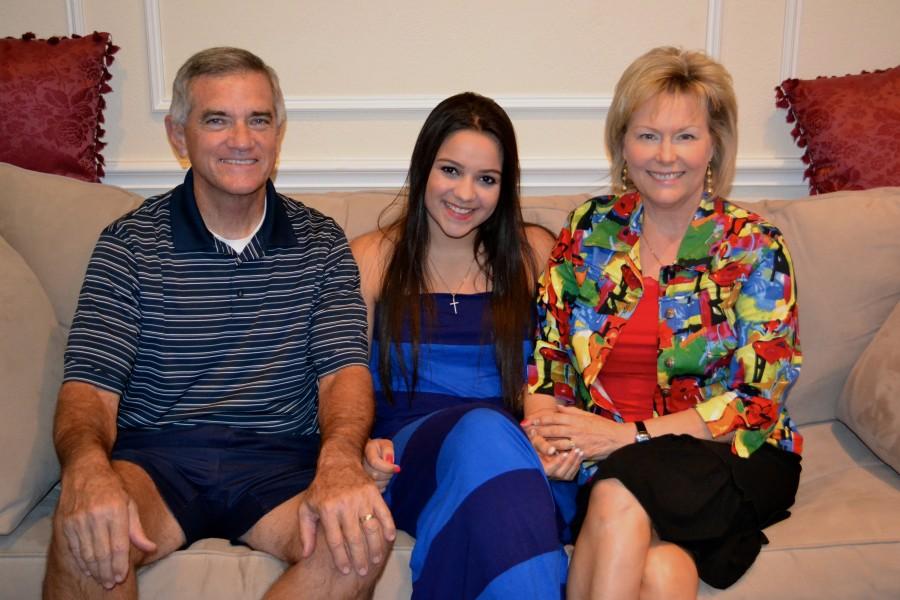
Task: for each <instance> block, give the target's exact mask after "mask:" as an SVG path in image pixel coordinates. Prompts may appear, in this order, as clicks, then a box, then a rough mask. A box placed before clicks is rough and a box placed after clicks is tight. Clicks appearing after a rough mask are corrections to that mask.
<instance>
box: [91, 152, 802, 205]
mask: <svg viewBox="0 0 900 600" xmlns="http://www.w3.org/2000/svg"><path fill="white" fill-rule="evenodd" d="M407 167H408V162H407V161H406V160H402V159H396V160H394V159H388V160H340V161H312V160H294V161H282V162H281V163H280V164H279V168H278V176H277V179H276V184H277V186H278V188H279V189H280V190H282V191H284V192H304V191H315V192H329V191H347V190H360V189H396V188H398V187H400V186H401V185H402V184H403V180H404V178H405V177H406V170H407ZM805 168H806V167H805V165H804V164H803V163H802V162H801V161H800V159H798V158H747V159H739V160H738V163H737V174H736V176H735V180H734V186H733V193H732V195H733V196H734V197H748V196H759V195H760V192H759V190H761V189H762V190H771V192H770V193H769V194H768V195H770V196H777V197H781V196H782V193H783V191H784V190H786V189H791V188H799V189H801V190H802V189H805V187H806V184H805V183H804V182H803V171H804V169H805ZM183 177H184V172H183V170H182V169H181V168H180V167H179V166H178V163H177V162H175V161H174V160H172V161H159V162H130V161H129V162H113V161H110V162H109V163H107V165H106V177H104V179H103V182H104V183H109V184H112V185H117V186H120V187H123V188H126V189H130V190H133V191H135V192H138V193H140V194H143V195H147V196H149V195H152V194H155V193H160V192H164V191H166V190H168V189H170V188H171V187H173V186H174V185H177V184H178V183H179V182H181V180H182V179H183ZM608 185H609V165H608V163H607V161H606V160H600V159H595V158H575V159H537V158H535V159H523V160H522V188H523V192H524V193H525V194H528V195H537V194H552V193H575V192H596V191H600V190H602V189H604V188H607V187H608ZM794 195H803V194H794Z"/></svg>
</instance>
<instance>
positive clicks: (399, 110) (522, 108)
mask: <svg viewBox="0 0 900 600" xmlns="http://www.w3.org/2000/svg"><path fill="white" fill-rule="evenodd" d="M710 2H711V3H713V4H719V3H720V2H721V0H710ZM144 25H145V32H146V35H147V51H148V52H147V53H148V60H149V63H150V106H151V107H152V110H153V112H154V113H167V112H168V111H169V105H170V104H171V102H172V98H171V96H170V95H169V94H170V91H169V89H168V86H167V84H166V75H165V59H164V56H163V41H162V22H161V19H160V11H159V0H144ZM493 98H494V99H495V100H496V101H497V103H498V104H500V106H502V107H503V108H505V109H507V110H508V111H509V112H510V113H512V114H514V115H524V114H528V115H541V116H547V117H550V118H552V117H554V116H560V117H563V116H565V117H571V116H573V113H574V114H578V115H584V116H590V117H596V116H598V115H599V116H601V117H602V116H605V114H606V111H607V109H608V108H609V105H610V102H611V101H612V96H579V95H563V96H540V95H526V96H493ZM443 99H444V96H436V95H427V94H423V95H394V96H322V97H318V96H285V98H284V102H285V106H286V108H287V112H288V117H289V118H290V117H293V118H310V117H316V116H321V115H328V114H334V115H337V116H341V117H347V118H353V117H357V116H372V115H376V116H379V117H387V116H391V115H395V114H407V113H414V114H417V115H420V116H422V117H423V118H424V116H425V115H426V114H427V113H428V112H430V111H431V109H432V108H434V107H435V106H436V105H437V104H438V102H440V101H441V100H443Z"/></svg>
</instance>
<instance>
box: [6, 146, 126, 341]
mask: <svg viewBox="0 0 900 600" xmlns="http://www.w3.org/2000/svg"><path fill="white" fill-rule="evenodd" d="M0 195H2V202H0V235H2V236H3V237H5V238H6V241H7V242H9V244H10V245H11V246H12V247H13V248H15V249H16V251H17V252H18V253H19V254H21V255H22V258H23V259H25V262H26V263H28V266H29V267H31V269H32V270H33V271H34V272H35V274H36V275H37V277H38V279H39V280H40V281H41V284H42V285H43V286H44V289H45V291H46V293H47V296H48V297H49V298H50V302H51V304H52V305H53V308H54V310H55V311H56V316H57V318H58V319H59V322H60V323H62V324H63V325H64V326H65V327H68V326H69V325H70V324H71V323H72V315H73V314H74V312H75V305H76V304H77V302H78V292H79V291H80V290H81V280H82V279H83V278H84V272H85V270H86V269H87V262H88V259H89V258H90V256H91V251H92V250H93V248H94V244H95V243H96V241H97V237H98V236H99V235H100V232H101V231H102V230H103V228H104V227H106V226H107V225H109V224H110V223H111V222H112V221H113V220H115V219H116V218H118V217H119V216H121V215H123V214H125V213H126V212H128V211H129V210H132V209H134V208H136V207H137V206H138V205H140V203H141V202H143V198H141V197H140V196H138V195H137V194H132V193H131V192H127V191H125V190H123V189H121V188H117V187H113V186H109V185H103V184H99V183H87V182H84V181H77V180H75V179H71V178H68V177H60V176H58V175H48V174H46V173H38V172H36V171H28V170H26V169H20V168H19V167H14V166H12V165H8V164H3V163H0Z"/></svg>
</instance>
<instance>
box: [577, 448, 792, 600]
mask: <svg viewBox="0 0 900 600" xmlns="http://www.w3.org/2000/svg"><path fill="white" fill-rule="evenodd" d="M600 479H618V480H619V481H621V482H622V484H623V485H625V487H626V488H628V490H629V491H631V493H632V494H634V496H635V497H636V498H637V499H638V501H639V502H640V503H641V506H643V507H644V510H646V511H647V514H648V515H650V520H651V522H652V524H653V528H654V530H655V531H656V533H657V535H658V536H659V538H660V539H661V540H664V541H667V542H672V543H674V544H678V545H679V546H681V547H682V548H684V549H685V550H687V551H688V552H689V553H690V554H691V555H692V556H693V558H694V562H695V563H696V565H697V572H698V573H699V575H700V578H701V579H702V580H703V581H705V582H706V583H708V584H709V585H711V586H713V587H716V588H720V589H724V588H726V587H728V586H730V585H731V584H733V583H734V582H735V581H737V580H738V579H739V578H740V577H741V575H743V574H744V573H745V572H746V571H747V569H748V568H749V567H750V565H751V564H753V561H754V560H756V556H757V555H758V554H759V551H760V548H761V547H762V544H765V543H768V540H767V539H766V536H765V534H763V532H762V530H763V529H764V528H766V527H768V526H769V525H772V524H774V523H777V522H778V521H781V520H783V519H786V518H787V517H788V516H789V515H790V513H789V512H788V508H790V506H791V505H792V504H793V503H794V496H795V494H796V493H797V485H798V483H799V481H800V456H799V455H797V454H795V453H793V452H787V451H785V450H779V449H778V448H775V447H774V446H771V445H770V444H764V445H763V446H762V447H761V448H759V449H758V450H756V451H755V452H754V453H753V454H751V455H750V457H749V458H740V457H738V456H736V455H734V454H732V452H731V446H730V445H729V444H725V443H721V442H713V441H708V440H700V439H697V438H695V437H692V436H689V435H664V436H660V437H658V438H653V439H652V440H650V441H649V442H646V443H643V444H629V445H628V446H625V447H623V448H620V449H619V450H616V451H615V452H613V453H612V454H610V455H609V456H608V457H607V458H606V459H605V460H603V461H601V462H600V463H599V465H598V470H597V474H596V475H595V476H594V479H593V480H592V481H591V483H590V485H587V486H585V488H584V489H583V490H582V495H581V496H580V499H579V505H580V506H579V514H580V516H581V519H583V516H584V514H585V513H586V512H587V501H588V499H589V497H590V488H591V487H593V484H594V483H596V482H597V481H599V480H600Z"/></svg>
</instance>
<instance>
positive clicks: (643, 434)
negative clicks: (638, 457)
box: [634, 421, 650, 444]
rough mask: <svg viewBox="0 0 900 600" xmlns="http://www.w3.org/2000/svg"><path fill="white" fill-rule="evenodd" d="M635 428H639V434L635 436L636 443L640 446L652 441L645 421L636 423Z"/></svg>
mask: <svg viewBox="0 0 900 600" xmlns="http://www.w3.org/2000/svg"><path fill="white" fill-rule="evenodd" d="M634 426H635V427H637V433H636V434H635V436H634V441H635V442H637V443H638V444H643V443H644V442H649V441H650V432H648V431H647V426H646V425H644V422H643V421H635V422H634Z"/></svg>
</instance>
